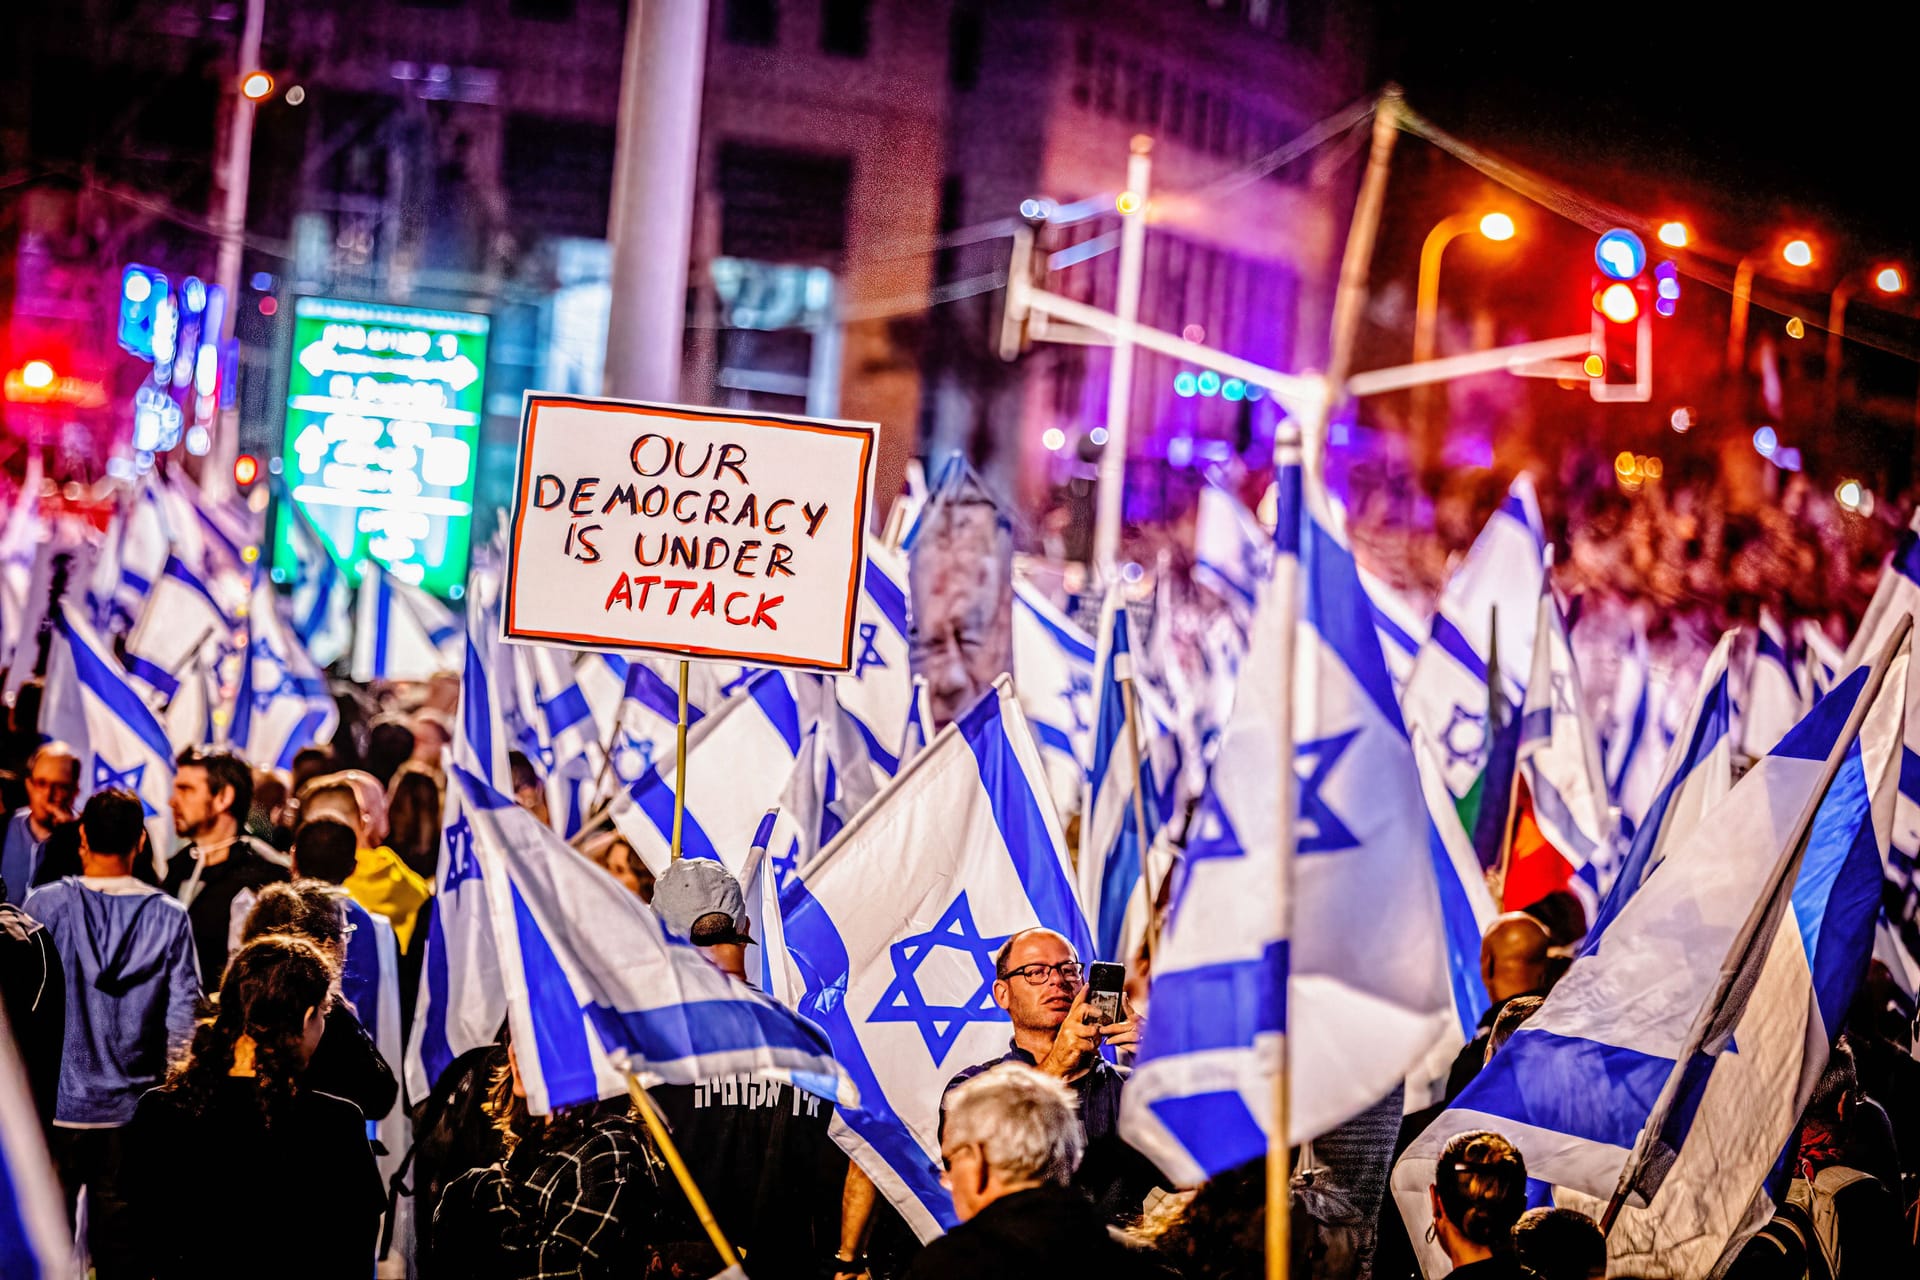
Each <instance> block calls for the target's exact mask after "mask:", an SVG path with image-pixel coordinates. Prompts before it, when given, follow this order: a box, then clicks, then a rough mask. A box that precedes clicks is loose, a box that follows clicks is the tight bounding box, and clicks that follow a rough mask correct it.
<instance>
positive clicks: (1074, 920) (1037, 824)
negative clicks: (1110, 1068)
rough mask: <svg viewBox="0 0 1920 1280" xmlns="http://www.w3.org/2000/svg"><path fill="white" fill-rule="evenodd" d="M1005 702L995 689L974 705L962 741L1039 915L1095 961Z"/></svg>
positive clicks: (964, 719) (962, 722)
mask: <svg viewBox="0 0 1920 1280" xmlns="http://www.w3.org/2000/svg"><path fill="white" fill-rule="evenodd" d="M1000 697H1001V695H1000V691H999V690H998V689H989V690H988V691H987V692H986V693H985V694H984V695H983V696H982V697H981V698H980V700H979V701H978V702H976V703H974V705H973V707H972V708H971V709H970V710H968V711H967V712H966V713H965V714H963V715H962V716H961V717H960V733H961V736H962V737H963V738H964V739H965V740H966V743H967V747H968V749H969V750H971V751H972V752H973V758H974V759H975V761H977V762H978V763H979V766H980V785H981V787H982V788H983V789H984V790H985V791H986V793H987V800H988V802H989V803H991V804H992V806H993V821H994V825H995V826H996V827H998V828H999V829H1000V839H1001V841H1002V842H1003V843H1004V844H1005V845H1006V846H1007V854H1008V856H1009V857H1011V858H1012V859H1013V866H1014V870H1015V871H1016V872H1017V873H1018V874H1019V876H1020V883H1021V884H1022V885H1024V886H1025V887H1026V891H1027V899H1028V901H1030V902H1031V903H1032V904H1033V909H1034V912H1035V914H1037V915H1038V916H1039V917H1040V919H1042V920H1065V921H1068V922H1069V927H1070V928H1071V930H1072V932H1071V933H1069V934H1068V936H1067V941H1069V942H1071V943H1072V944H1073V948H1074V950H1075V952H1077V953H1078V954H1080V955H1083V956H1090V955H1093V954H1094V950H1093V938H1092V936H1091V935H1089V934H1088V932H1087V925H1086V921H1085V919H1084V918H1083V917H1082V915H1081V913H1080V904H1079V902H1078V900H1077V899H1076V898H1075V896H1074V892H1073V886H1071V885H1070V884H1068V883H1067V876H1066V872H1065V871H1064V870H1063V869H1062V868H1061V866H1060V860H1059V859H1058V858H1057V857H1055V856H1054V850H1053V841H1052V839H1051V837H1050V836H1049V835H1048V832H1047V820H1046V817H1045V815H1043V814H1042V813H1041V812H1040V801H1039V798H1038V797H1037V796H1035V795H1034V791H1033V788H1032V787H1031V786H1029V785H1028V784H1027V776H1026V773H1025V772H1024V771H1023V770H1022V769H1021V768H1020V761H1019V758H1018V757H1016V756H1015V755H1014V753H1013V744H1012V743H1011V742H1009V741H1008V740H1007V735H1006V722H1005V721H1004V720H1003V719H1002V715H1003V713H1002V711H1001V709H1000ZM989 720H991V721H992V723H991V724H989V723H988V721H989Z"/></svg>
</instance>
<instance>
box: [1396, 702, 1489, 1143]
mask: <svg viewBox="0 0 1920 1280" xmlns="http://www.w3.org/2000/svg"><path fill="white" fill-rule="evenodd" d="M1412 741H1413V762H1414V771H1415V772H1416V773H1417V774H1418V775H1419V778H1420V792H1421V796H1422V798H1423V799H1424V800H1425V802H1426V808H1427V860H1428V863H1429V865H1431V866H1432V868H1433V876H1434V882H1435V884H1436V886H1437V887H1438V889H1439V893H1440V920H1441V926H1442V930H1443V932H1444V934H1445V937H1446V947H1447V989H1448V992H1449V994H1450V996H1451V998H1452V1001H1453V1022H1452V1023H1451V1024H1449V1025H1448V1027H1447V1028H1446V1030H1445V1031H1444V1032H1443V1033H1442V1034H1441V1035H1440V1036H1439V1037H1437V1038H1436V1039H1435V1041H1434V1043H1433V1045H1432V1046H1431V1048H1430V1049H1429V1052H1428V1059H1427V1060H1425V1061H1423V1063H1422V1066H1421V1068H1420V1069H1417V1070H1415V1071H1413V1072H1410V1073H1409V1081H1408V1089H1407V1109H1408V1110H1409V1111H1418V1110H1420V1109H1421V1108H1422V1107H1429V1106H1432V1105H1433V1104H1434V1103H1435V1102H1437V1101H1439V1097H1440V1093H1441V1092H1442V1091H1444V1090H1445V1088H1446V1083H1447V1076H1448V1073H1449V1072H1450V1071H1451V1069H1452V1066H1453V1058H1454V1055H1455V1054H1457V1053H1458V1052H1459V1051H1460V1046H1461V1045H1463V1044H1465V1043H1466V1042H1467V1041H1468V1040H1470V1039H1472V1038H1473V1034H1474V1030H1475V1028H1476V1027H1478V1025H1479V1023H1480V1015H1482V1014H1484V1013H1485V1012H1486V1011H1487V1005H1488V1003H1489V1002H1488V999H1487V988H1486V984H1485V983H1484V982H1482V981H1481V978H1480V939H1481V938H1482V937H1484V936H1486V932H1487V926H1489V925H1491V924H1492V923H1493V918H1494V916H1496V915H1498V914H1499V911H1500V909H1499V908H1498V907H1496V906H1495V905H1494V902H1493V894H1492V892H1491V891H1490V890H1489V889H1488V888H1487V878H1486V871H1485V869H1484V868H1483V867H1481V865H1480V855H1479V853H1478V851H1476V850H1475V849H1474V847H1473V840H1472V838H1471V837H1470V836H1468V834H1467V829H1466V826H1465V825H1464V824H1463V823H1462V822H1461V821H1460V811H1459V810H1458V809H1456V808H1455V807H1454V802H1453V794H1452V793H1451V792H1449V791H1448V790H1447V780H1446V771H1445V770H1444V769H1443V768H1442V767H1441V764H1440V757H1439V753H1438V752H1436V751H1435V750H1434V748H1433V744H1432V743H1431V742H1429V741H1427V739H1426V736H1425V735H1424V734H1421V733H1418V732H1416V733H1414V735H1413V739H1412ZM1416 1098H1418V1099H1419V1100H1418V1101H1416Z"/></svg>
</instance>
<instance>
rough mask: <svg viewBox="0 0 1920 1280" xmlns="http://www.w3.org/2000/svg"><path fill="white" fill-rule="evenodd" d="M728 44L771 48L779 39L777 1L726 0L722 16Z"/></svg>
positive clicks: (778, 7) (778, 9)
mask: <svg viewBox="0 0 1920 1280" xmlns="http://www.w3.org/2000/svg"><path fill="white" fill-rule="evenodd" d="M723 17H724V19H725V22H724V30H725V32H726V37H727V43H728V44H744V45H752V46H754V47H756V48H761V49H766V48H771V47H772V46H773V45H774V44H776V43H778V42H779V39H780V6H779V4H778V3H777V0H726V10H725V13H724V15H723Z"/></svg>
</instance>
